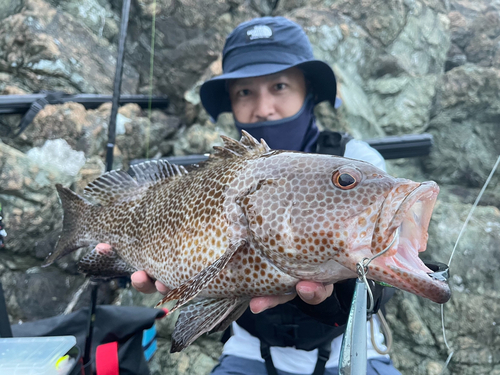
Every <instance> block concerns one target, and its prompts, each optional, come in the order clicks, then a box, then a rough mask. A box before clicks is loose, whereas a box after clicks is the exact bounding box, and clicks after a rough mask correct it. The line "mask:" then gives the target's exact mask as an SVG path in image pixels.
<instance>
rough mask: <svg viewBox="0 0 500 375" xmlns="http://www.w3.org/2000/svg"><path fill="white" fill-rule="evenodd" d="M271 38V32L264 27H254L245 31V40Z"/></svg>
mask: <svg viewBox="0 0 500 375" xmlns="http://www.w3.org/2000/svg"><path fill="white" fill-rule="evenodd" d="M272 36H273V30H272V29H271V28H270V27H269V26H266V25H256V26H254V27H253V28H252V29H250V30H247V40H256V39H269V38H271V37H272Z"/></svg>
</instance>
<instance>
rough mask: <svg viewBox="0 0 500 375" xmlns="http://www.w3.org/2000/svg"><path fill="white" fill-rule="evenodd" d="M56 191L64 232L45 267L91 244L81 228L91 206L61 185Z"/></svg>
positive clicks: (44, 264)
mask: <svg viewBox="0 0 500 375" xmlns="http://www.w3.org/2000/svg"><path fill="white" fill-rule="evenodd" d="M56 189H57V193H58V194H59V198H60V199H61V203H62V207H63V211H64V217H63V230H62V233H61V236H60V237H59V241H58V242H57V245H56V248H55V250H54V252H53V253H51V254H50V255H49V256H48V257H47V259H45V262H44V263H43V265H42V266H43V267H47V266H49V265H51V264H52V263H54V262H55V261H56V260H57V259H59V258H61V257H63V256H65V255H67V254H69V253H71V252H73V251H75V250H77V249H79V248H81V247H83V246H87V245H89V244H90V241H89V240H88V238H84V236H83V235H82V229H81V228H82V222H83V220H84V218H85V217H86V216H87V212H88V208H89V207H90V206H91V204H90V203H89V202H87V201H86V200H85V199H83V198H82V197H80V196H79V195H78V194H76V193H74V192H72V191H71V190H70V189H68V188H65V187H63V186H62V185H61V184H56Z"/></svg>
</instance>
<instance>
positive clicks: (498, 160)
mask: <svg viewBox="0 0 500 375" xmlns="http://www.w3.org/2000/svg"><path fill="white" fill-rule="evenodd" d="M499 164H500V155H499V156H498V159H497V161H496V163H495V165H494V166H493V168H492V169H491V172H490V175H489V176H488V178H487V179H486V182H485V183H484V185H483V188H482V189H481V191H480V192H479V194H478V196H477V198H476V200H475V201H474V204H473V205H472V208H471V209H470V211H469V214H468V215H467V218H466V219H465V222H464V224H463V225H462V229H461V230H460V233H459V234H458V238H457V241H456V242H455V246H454V247H453V250H452V252H451V255H450V260H448V268H449V267H450V264H451V261H452V259H453V255H454V254H455V250H456V249H457V246H458V242H459V241H460V238H461V237H462V234H463V232H464V230H465V228H466V227H467V224H469V221H470V219H471V218H472V213H473V212H474V210H475V209H476V207H477V205H478V203H479V201H480V200H481V198H482V196H483V193H484V192H485V190H486V188H487V187H488V185H489V183H490V181H491V178H492V177H493V175H494V174H495V171H496V169H497V167H498V165H499ZM441 327H442V329H443V339H444V344H445V345H446V348H447V349H448V351H449V352H450V354H449V355H448V358H447V359H446V362H445V364H444V367H443V370H442V371H441V375H443V374H444V372H445V370H446V369H447V367H448V364H449V363H450V361H451V357H452V356H453V353H454V351H453V350H452V348H451V347H450V346H449V345H448V340H447V339H446V328H445V326H444V304H443V305H441Z"/></svg>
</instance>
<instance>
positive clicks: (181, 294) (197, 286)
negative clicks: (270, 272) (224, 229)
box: [156, 241, 246, 314]
mask: <svg viewBox="0 0 500 375" xmlns="http://www.w3.org/2000/svg"><path fill="white" fill-rule="evenodd" d="M245 243H246V241H239V242H238V243H236V244H233V245H231V246H229V248H228V249H227V250H226V252H225V253H224V254H223V255H222V256H221V257H220V258H219V259H217V260H216V261H215V262H213V263H212V264H211V265H210V266H208V267H207V268H205V269H203V270H202V271H201V272H200V273H198V274H196V275H195V276H193V277H192V278H190V279H189V280H187V281H186V282H184V283H183V284H181V285H180V286H178V287H177V288H175V289H172V290H171V291H170V292H169V293H168V294H167V295H165V297H163V299H162V300H161V301H160V302H158V304H157V305H156V307H158V306H160V305H163V304H164V303H166V302H169V301H172V300H177V303H176V304H175V306H174V307H173V308H172V310H170V312H169V314H170V313H172V312H173V311H175V310H176V309H178V308H179V307H181V306H182V305H184V304H185V303H187V302H189V301H190V300H191V299H193V298H194V297H196V296H197V295H198V294H199V293H200V292H201V291H202V290H203V289H204V288H205V287H206V286H207V285H208V284H209V283H210V282H211V281H212V280H213V279H215V278H216V277H217V275H218V274H219V273H220V272H221V271H222V270H223V269H224V267H226V265H227V263H228V262H229V260H230V259H231V257H232V256H233V255H234V253H235V252H236V251H237V250H238V249H239V248H240V246H242V245H243V244H245Z"/></svg>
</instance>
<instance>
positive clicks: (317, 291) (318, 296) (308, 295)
mask: <svg viewBox="0 0 500 375" xmlns="http://www.w3.org/2000/svg"><path fill="white" fill-rule="evenodd" d="M296 289H297V294H298V295H299V297H300V298H301V299H302V300H303V301H304V302H307V303H308V304H310V305H317V304H320V303H321V302H323V301H324V300H325V299H327V298H328V297H330V296H331V295H332V292H333V284H329V285H323V284H321V283H315V282H311V281H300V282H299V283H298V284H297V286H296Z"/></svg>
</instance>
